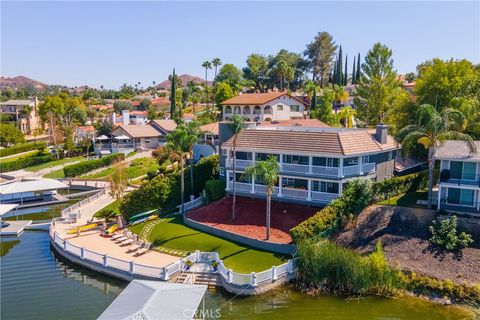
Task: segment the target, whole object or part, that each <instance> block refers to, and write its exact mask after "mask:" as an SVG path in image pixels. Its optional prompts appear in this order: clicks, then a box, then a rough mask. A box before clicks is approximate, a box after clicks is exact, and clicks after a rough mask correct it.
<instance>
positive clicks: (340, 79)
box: [337, 46, 343, 86]
mask: <svg viewBox="0 0 480 320" xmlns="http://www.w3.org/2000/svg"><path fill="white" fill-rule="evenodd" d="M342 67H343V52H342V46H340V49H339V50H338V65H337V73H338V78H337V84H338V85H339V86H341V85H342V83H343V72H342Z"/></svg>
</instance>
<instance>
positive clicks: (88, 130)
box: [75, 126, 95, 143]
mask: <svg viewBox="0 0 480 320" xmlns="http://www.w3.org/2000/svg"><path fill="white" fill-rule="evenodd" d="M94 137H95V128H94V127H93V126H78V127H77V130H76V131H75V143H79V142H80V141H82V140H85V139H93V138H94Z"/></svg>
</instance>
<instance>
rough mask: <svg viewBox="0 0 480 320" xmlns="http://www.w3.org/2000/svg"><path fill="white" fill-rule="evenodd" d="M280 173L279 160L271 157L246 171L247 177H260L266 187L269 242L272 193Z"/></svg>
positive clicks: (268, 238)
mask: <svg viewBox="0 0 480 320" xmlns="http://www.w3.org/2000/svg"><path fill="white" fill-rule="evenodd" d="M279 173H280V165H279V164H278V161H277V158H275V157H274V156H269V157H268V158H267V160H266V161H257V162H256V163H255V165H254V166H251V167H248V168H246V169H245V174H244V175H245V176H249V177H252V179H253V177H259V178H260V179H261V180H262V182H263V184H264V185H265V187H266V189H267V190H266V191H267V210H266V220H267V223H266V224H267V225H266V227H267V240H270V212H271V203H272V193H273V188H274V187H275V184H276V183H277V181H278V175H279Z"/></svg>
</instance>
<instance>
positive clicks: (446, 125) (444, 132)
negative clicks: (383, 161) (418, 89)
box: [398, 104, 475, 209]
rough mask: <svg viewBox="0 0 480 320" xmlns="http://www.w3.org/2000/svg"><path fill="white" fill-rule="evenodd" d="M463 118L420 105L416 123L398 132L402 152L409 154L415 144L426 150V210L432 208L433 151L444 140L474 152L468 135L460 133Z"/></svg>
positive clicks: (463, 124) (455, 111)
mask: <svg viewBox="0 0 480 320" xmlns="http://www.w3.org/2000/svg"><path fill="white" fill-rule="evenodd" d="M465 122H466V121H465V116H464V115H463V114H462V113H461V112H460V111H458V110H453V109H445V110H444V111H442V112H439V111H437V110H436V109H435V108H434V107H433V106H431V105H429V104H423V105H421V106H420V107H419V108H418V110H417V123H416V124H413V125H410V126H407V127H405V128H403V129H402V130H400V132H399V133H398V136H399V138H400V141H401V142H402V145H403V148H402V150H403V152H406V153H410V152H411V150H412V149H413V148H412V147H413V146H414V145H415V144H417V143H418V144H421V145H422V146H423V147H424V148H425V149H426V150H428V208H429V209H431V208H432V187H433V170H434V167H435V151H436V149H437V147H438V146H439V145H442V144H443V143H444V142H445V141H446V140H460V141H465V143H466V144H467V145H468V147H469V148H470V151H472V152H474V151H475V144H474V141H473V139H472V137H470V136H469V135H468V134H465V133H461V132H460V131H459V130H462V129H463V128H464V127H465V124H466V123H465Z"/></svg>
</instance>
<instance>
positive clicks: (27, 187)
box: [0, 179, 68, 195]
mask: <svg viewBox="0 0 480 320" xmlns="http://www.w3.org/2000/svg"><path fill="white" fill-rule="evenodd" d="M65 188H68V186H67V185H66V184H64V183H61V182H60V181H57V180H54V179H38V180H30V181H13V182H9V183H5V184H2V185H0V194H2V195H5V194H12V193H21V192H35V191H48V190H57V189H65Z"/></svg>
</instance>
